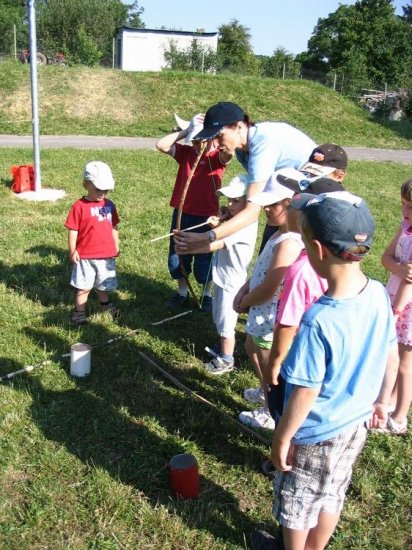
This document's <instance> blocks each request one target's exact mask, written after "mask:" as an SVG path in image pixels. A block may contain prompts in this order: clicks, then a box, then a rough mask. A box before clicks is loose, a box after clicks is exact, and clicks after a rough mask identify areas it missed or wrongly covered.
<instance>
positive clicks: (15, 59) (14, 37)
mask: <svg viewBox="0 0 412 550" xmlns="http://www.w3.org/2000/svg"><path fill="white" fill-rule="evenodd" d="M13 40H14V61H17V32H16V25H13Z"/></svg>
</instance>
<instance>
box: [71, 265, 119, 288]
mask: <svg viewBox="0 0 412 550" xmlns="http://www.w3.org/2000/svg"><path fill="white" fill-rule="evenodd" d="M70 284H71V285H72V286H74V288H77V289H79V290H91V289H92V288H96V289H97V290H102V291H104V292H111V291H113V290H116V288H117V277H116V259H115V258H104V259H101V260H100V259H99V260H80V262H78V263H77V264H75V265H73V269H72V276H71V279H70Z"/></svg>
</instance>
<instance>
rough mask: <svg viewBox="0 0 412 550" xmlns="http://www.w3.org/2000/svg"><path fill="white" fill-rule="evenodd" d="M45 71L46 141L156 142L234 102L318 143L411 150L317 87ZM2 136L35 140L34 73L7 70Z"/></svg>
mask: <svg viewBox="0 0 412 550" xmlns="http://www.w3.org/2000/svg"><path fill="white" fill-rule="evenodd" d="M38 69H39V71H38V73H39V105H40V108H39V111H40V131H41V133H42V134H59V135H61V134H63V135H64V134H88V135H110V136H149V137H153V136H155V137H156V136H160V135H162V134H165V133H167V132H169V131H170V129H171V126H172V123H173V120H172V115H173V113H174V112H178V113H179V114H180V116H182V117H184V118H190V117H191V116H193V115H194V114H195V113H197V112H204V111H205V110H206V109H207V108H208V107H209V106H210V105H211V104H213V103H215V102H216V101H222V100H226V101H227V100H229V101H235V102H237V103H239V104H240V105H241V106H242V107H243V108H244V109H245V110H246V111H247V112H248V113H249V114H250V116H251V118H252V119H253V120H255V121H259V120H260V121H261V120H280V121H286V122H289V123H291V124H293V125H295V126H297V127H298V128H301V129H302V130H304V131H305V132H306V133H307V134H309V135H310V136H311V137H312V138H313V139H314V140H315V141H316V142H317V143H325V142H333V143H339V144H340V145H347V146H366V147H387V148H393V149H411V148H412V142H411V137H412V126H411V124H410V123H408V122H406V121H404V122H386V123H384V124H383V123H379V122H378V121H377V120H376V119H374V118H373V117H371V116H370V115H369V114H368V113H367V112H366V111H364V110H363V109H361V107H359V106H358V105H356V104H355V103H354V102H352V101H351V100H349V99H347V98H345V97H343V96H341V95H340V94H338V93H335V92H333V90H331V89H329V88H326V87H324V86H322V85H320V84H317V83H315V82H309V81H305V80H294V81H283V80H274V79H270V78H262V79H256V78H254V77H247V76H234V75H218V76H216V75H201V74H199V73H173V72H163V73H137V72H124V71H113V70H110V69H101V68H93V69H91V68H86V67H59V66H50V65H49V66H44V67H39V68H38ZM0 133H3V134H27V133H31V103H30V77H29V66H27V65H21V64H19V63H10V62H9V63H2V64H0Z"/></svg>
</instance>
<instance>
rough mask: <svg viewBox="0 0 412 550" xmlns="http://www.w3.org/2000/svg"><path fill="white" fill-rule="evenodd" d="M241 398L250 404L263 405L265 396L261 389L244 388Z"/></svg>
mask: <svg viewBox="0 0 412 550" xmlns="http://www.w3.org/2000/svg"><path fill="white" fill-rule="evenodd" d="M243 397H244V398H245V399H246V401H249V402H250V403H262V404H263V405H264V404H265V396H264V393H263V390H262V388H261V387H259V388H246V389H245V391H244V392H243Z"/></svg>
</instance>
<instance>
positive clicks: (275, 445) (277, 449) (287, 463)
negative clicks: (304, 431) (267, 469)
mask: <svg viewBox="0 0 412 550" xmlns="http://www.w3.org/2000/svg"><path fill="white" fill-rule="evenodd" d="M292 452H293V445H292V446H291V444H290V440H288V441H280V440H279V438H277V437H276V432H275V435H274V437H273V441H272V464H273V465H274V467H275V468H276V469H277V470H280V471H281V472H288V471H289V470H291V469H292V460H291V458H292V456H291V455H292Z"/></svg>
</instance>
